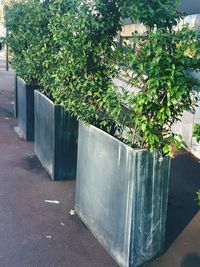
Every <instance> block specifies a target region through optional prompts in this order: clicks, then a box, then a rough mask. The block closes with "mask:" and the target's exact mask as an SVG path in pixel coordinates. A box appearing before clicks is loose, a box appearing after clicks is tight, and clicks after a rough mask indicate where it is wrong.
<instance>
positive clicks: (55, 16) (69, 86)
mask: <svg viewBox="0 0 200 267" xmlns="http://www.w3.org/2000/svg"><path fill="white" fill-rule="evenodd" d="M62 4H63V1H54V3H51V4H50V6H49V8H50V12H51V16H50V17H51V21H50V23H49V30H50V32H51V35H52V36H53V42H54V48H55V49H53V50H52V51H51V53H50V54H49V55H50V57H48V58H47V60H46V61H45V62H44V64H43V66H44V67H45V68H46V70H45V75H44V76H43V79H42V84H43V86H44V87H45V88H46V90H48V88H50V91H51V92H52V95H53V98H54V99H55V100H56V102H57V103H61V104H62V105H64V106H65V108H66V110H68V111H69V112H70V113H71V114H73V115H74V116H76V117H77V118H78V119H81V120H83V121H85V122H87V123H91V124H94V125H96V126H98V127H100V128H102V129H105V130H106V131H108V132H112V133H114V132H113V127H115V125H113V121H114V117H113V114H114V110H115V112H116V113H117V116H118V112H120V111H119V109H120V95H119V94H117V91H116V88H115V85H114V83H113V81H112V78H114V77H115V76H116V75H117V73H118V66H117V64H116V58H115V56H116V52H115V48H116V45H117V42H116V41H115V37H116V35H117V32H118V31H119V30H120V29H121V22H120V12H119V6H118V5H117V1H96V2H95V4H94V5H91V4H87V3H84V2H79V5H78V8H76V6H71V5H70V6H71V7H72V8H70V9H69V10H66V9H65V10H63V9H62V12H60V10H61V8H60V5H62ZM63 11H64V12H63ZM45 53H46V54H47V51H45ZM116 104H117V105H116ZM118 106H119V107H118ZM111 113H112V114H111Z"/></svg>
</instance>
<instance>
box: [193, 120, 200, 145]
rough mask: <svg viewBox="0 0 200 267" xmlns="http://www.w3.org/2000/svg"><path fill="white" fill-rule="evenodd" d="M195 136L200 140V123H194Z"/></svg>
mask: <svg viewBox="0 0 200 267" xmlns="http://www.w3.org/2000/svg"><path fill="white" fill-rule="evenodd" d="M193 136H194V137H196V140H197V142H198V143H199V142H200V124H195V125H194V131H193Z"/></svg>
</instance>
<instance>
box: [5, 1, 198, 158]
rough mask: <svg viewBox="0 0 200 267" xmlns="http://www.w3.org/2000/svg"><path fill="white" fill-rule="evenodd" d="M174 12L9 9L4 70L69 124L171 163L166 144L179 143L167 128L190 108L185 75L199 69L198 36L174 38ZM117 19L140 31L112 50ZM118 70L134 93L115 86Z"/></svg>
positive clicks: (117, 7)
mask: <svg viewBox="0 0 200 267" xmlns="http://www.w3.org/2000/svg"><path fill="white" fill-rule="evenodd" d="M175 7H176V2H175V1H172V0H167V1H165V2H164V3H163V2H161V1H160V0H152V1H147V0H145V1H142V2H141V1H139V0H136V1H129V0H125V1H122V0H90V1H83V0H67V1H64V0H55V1H53V0H52V1H51V0H49V1H43V2H42V3H40V1H36V0H29V1H26V2H23V3H16V4H13V5H12V7H11V8H8V9H7V10H6V25H7V28H8V33H9V34H8V38H7V42H8V44H9V46H10V47H11V51H12V55H13V56H12V64H13V66H14V67H15V69H16V71H17V74H19V75H20V76H21V77H22V78H24V79H25V80H26V81H29V82H33V81H37V82H39V83H40V84H41V85H42V86H43V87H44V90H45V92H46V94H48V95H50V96H51V97H52V98H53V99H54V101H55V102H57V103H59V104H62V105H63V106H64V107H65V108H66V110H67V111H69V112H70V113H71V114H72V115H74V116H75V117H76V118H78V119H81V120H83V121H85V122H86V123H91V124H94V125H95V126H97V127H100V128H101V129H103V130H105V131H107V132H109V133H110V134H112V135H114V136H115V137H117V138H119V139H120V140H122V141H124V142H125V143H127V144H129V145H131V146H133V147H134V146H139V147H141V148H147V149H150V150H153V149H159V150H160V151H162V152H163V154H167V155H170V156H172V155H173V152H172V144H174V143H175V144H176V145H177V147H181V146H182V144H183V142H182V140H181V137H180V136H177V135H175V134H174V133H173V132H172V130H171V126H172V125H173V123H174V122H176V120H178V118H179V117H180V116H181V115H182V113H183V111H184V110H186V109H189V108H193V103H192V100H191V97H192V95H194V94H196V93H197V92H198V90H199V82H198V81H197V80H195V79H194V78H193V77H191V76H190V71H191V70H198V69H199V66H200V64H199V63H200V35H199V33H196V32H195V31H193V30H190V29H189V28H187V27H184V28H183V29H182V30H179V31H175V30H174V27H175V26H176V25H177V23H178V22H179V20H180V19H181V16H182V14H180V13H179V12H177V11H176V8H175ZM124 14H128V15H129V16H131V17H132V18H133V19H134V21H135V20H138V21H139V22H141V23H143V24H144V25H145V26H146V28H147V31H146V33H145V34H144V35H139V34H138V33H134V34H133V37H132V45H128V44H127V45H125V46H124V47H120V46H119V44H118V40H117V36H118V33H119V32H120V30H121V23H122V20H121V18H122V16H124ZM22 18H23V19H22ZM16 26H17V27H16ZM121 69H123V70H125V71H126V72H127V73H128V74H130V73H132V74H131V76H130V79H129V83H130V84H132V85H135V86H139V87H140V89H141V91H140V92H139V93H138V94H134V93H130V92H127V91H125V90H124V89H123V88H117V87H116V86H115V84H114V82H113V78H115V77H116V76H117V75H118V74H119V72H120V70H121Z"/></svg>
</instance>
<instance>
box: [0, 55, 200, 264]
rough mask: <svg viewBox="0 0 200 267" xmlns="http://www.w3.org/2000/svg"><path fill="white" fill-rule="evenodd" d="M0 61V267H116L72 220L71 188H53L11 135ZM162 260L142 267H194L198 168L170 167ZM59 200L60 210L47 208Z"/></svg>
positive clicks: (199, 228) (7, 85)
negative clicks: (164, 249)
mask: <svg viewBox="0 0 200 267" xmlns="http://www.w3.org/2000/svg"><path fill="white" fill-rule="evenodd" d="M4 66H5V61H4V60H3V59H2V56H1V54H0V267H59V266H60V267H117V266H118V265H117V264H116V263H115V262H114V261H113V259H112V258H111V257H110V256H109V255H108V254H107V253H106V251H105V250H104V249H103V248H102V246H101V245H100V244H99V243H98V242H97V241H96V239H95V238H94V236H93V235H92V234H91V233H90V232H89V231H88V230H87V228H86V227H85V226H84V225H83V224H82V222H81V221H80V220H79V219H78V218H77V217H76V216H70V215H69V211H70V209H71V208H73V207H74V202H73V199H74V188H75V182H74V181H67V182H51V181H50V179H49V177H48V175H47V173H46V172H45V170H44V169H43V167H42V166H41V164H40V162H39V161H38V159H37V158H36V156H35V155H34V154H33V143H32V142H25V141H23V140H22V139H20V138H19V137H18V136H17V135H16V134H15V133H14V130H13V127H15V126H16V124H17V120H16V119H14V118H13V86H14V76H13V72H12V71H10V72H6V71H4V70H3V68H4ZM171 169H172V170H171V178H170V195H169V209H168V221H167V234H166V252H165V254H164V255H163V256H161V257H160V258H158V259H156V260H154V261H153V262H151V263H149V264H147V265H145V266H146V267H200V211H199V209H198V207H197V206H196V202H195V201H194V198H195V191H197V190H198V189H199V188H200V163H199V162H198V161H197V160H196V159H195V158H194V157H192V156H191V155H190V154H188V153H186V152H182V153H179V154H178V155H177V156H176V158H175V159H174V160H173V161H172V168H171ZM45 200H57V201H59V202H60V204H53V203H46V202H45Z"/></svg>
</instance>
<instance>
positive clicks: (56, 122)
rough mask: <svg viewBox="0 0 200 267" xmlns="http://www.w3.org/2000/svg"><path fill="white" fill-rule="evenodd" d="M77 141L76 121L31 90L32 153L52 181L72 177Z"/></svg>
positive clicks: (75, 161)
mask: <svg viewBox="0 0 200 267" xmlns="http://www.w3.org/2000/svg"><path fill="white" fill-rule="evenodd" d="M77 139H78V122H77V120H75V119H74V118H73V117H71V116H70V115H69V113H67V112H65V110H64V108H63V107H62V106H61V105H55V104H54V103H53V102H52V101H51V100H50V99H49V98H47V97H46V96H45V95H44V94H42V93H40V92H38V91H35V154H36V155H37V157H38V158H39V160H40V161H41V163H42V165H43V166H44V167H45V169H46V170H47V172H48V173H49V174H50V176H51V178H52V180H55V181H56V180H63V179H67V178H72V177H74V176H75V174H76V165H77Z"/></svg>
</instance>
